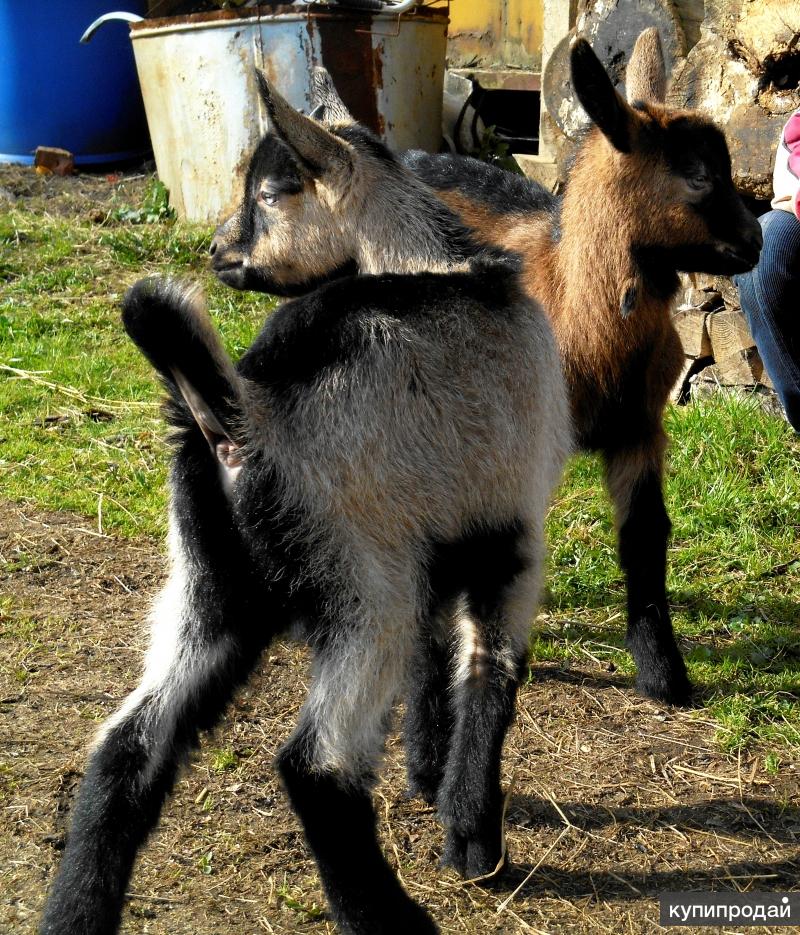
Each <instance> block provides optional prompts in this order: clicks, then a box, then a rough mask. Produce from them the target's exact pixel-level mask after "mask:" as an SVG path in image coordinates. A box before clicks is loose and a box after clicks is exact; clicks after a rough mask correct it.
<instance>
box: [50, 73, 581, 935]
mask: <svg viewBox="0 0 800 935" xmlns="http://www.w3.org/2000/svg"><path fill="white" fill-rule="evenodd" d="M261 90H262V96H263V98H264V101H265V104H266V106H267V108H268V111H269V113H270V116H271V122H272V131H271V132H270V133H269V134H268V135H267V137H266V138H265V139H264V140H262V142H261V143H260V144H259V146H258V148H257V150H256V152H255V154H254V156H253V159H252V162H251V164H250V169H249V172H248V178H247V185H246V191H245V197H244V202H243V205H242V208H241V210H240V211H239V212H237V215H236V217H235V219H233V220H232V221H231V222H230V223H229V224H228V225H226V227H225V228H224V231H223V232H221V233H220V235H219V236H218V237H217V239H216V241H215V245H214V265H215V267H216V269H217V272H218V275H219V276H220V278H222V279H223V280H225V281H227V282H230V283H231V284H235V285H240V286H245V285H247V284H249V283H250V282H251V281H255V282H257V283H258V285H259V286H260V287H262V288H265V287H269V288H270V290H271V291H277V292H283V293H286V292H291V291H297V290H301V291H303V292H307V291H308V288H309V284H310V283H311V282H320V283H322V282H324V281H325V280H329V279H331V277H332V276H334V275H337V276H339V278H338V279H335V280H331V281H329V282H325V284H323V285H321V286H320V287H319V288H317V289H316V290H315V291H313V292H310V293H309V294H307V295H305V296H304V297H303V298H300V299H295V300H294V301H290V302H287V303H285V304H284V305H282V306H281V307H280V308H279V309H278V310H277V311H276V312H275V313H274V314H273V315H272V316H271V317H270V318H269V320H268V321H267V323H266V324H265V326H264V328H263V330H262V332H261V334H260V336H259V337H258V338H257V339H256V340H255V342H254V343H253V345H252V346H251V347H250V349H249V350H248V351H247V352H246V354H245V355H244V357H243V358H242V359H241V360H240V361H239V363H238V365H236V366H235V367H234V366H233V364H232V363H231V362H230V360H229V359H228V357H227V356H226V354H225V352H224V351H223V349H222V347H221V344H220V342H219V338H218V336H217V334H216V332H215V331H214V329H213V327H212V325H211V323H210V321H209V319H208V316H207V314H206V312H205V310H204V306H203V302H202V300H201V297H200V295H199V294H198V292H197V291H196V290H193V289H191V288H187V287H182V286H180V285H177V284H175V283H169V282H162V281H154V280H145V281H143V282H141V283H139V284H137V285H136V286H134V287H133V288H132V289H131V290H130V291H129V293H128V294H127V296H126V298H125V301H124V321H125V326H126V328H127V330H128V332H129V334H130V335H131V337H132V338H133V339H134V340H135V341H136V343H137V344H138V345H139V346H140V348H141V349H142V350H143V352H144V353H145V355H146V356H147V357H148V358H149V360H150V361H151V363H152V364H153V365H154V367H155V368H156V370H157V371H158V373H159V375H160V376H161V378H162V380H163V381H164V384H165V386H166V388H167V391H168V394H169V410H168V411H169V413H170V420H171V422H172V424H173V426H174V427H175V428H176V429H177V435H176V440H175V451H174V453H173V459H172V467H171V481H170V483H171V492H172V501H171V513H170V550H171V555H172V569H171V573H170V577H169V580H168V583H167V585H166V587H165V588H164V591H163V592H162V596H161V598H160V600H159V601H158V603H157V604H156V608H155V612H154V619H153V624H154V629H153V637H152V648H151V651H150V653H149V655H148V658H147V664H146V669H145V673H144V677H143V679H142V681H141V684H140V685H139V687H138V688H137V689H136V690H135V691H134V692H133V693H132V694H131V695H130V696H129V697H128V699H127V700H126V701H125V702H124V703H123V705H122V707H121V708H120V710H119V711H118V712H117V713H116V714H115V715H114V716H112V718H111V719H110V720H109V721H108V722H107V723H106V724H105V726H104V728H103V730H102V732H101V735H100V738H99V740H98V742H97V744H96V746H95V749H94V752H93V753H92V756H91V759H90V762H89V765H88V768H87V772H86V776H85V779H84V781H83V784H82V787H81V790H80V793H79V795H78V799H77V802H76V805H75V808H74V812H73V816H72V826H71V830H70V834H69V837H68V841H67V846H66V851H65V854H64V857H63V860H62V863H61V866H60V869H59V871H58V873H57V875H56V879H55V882H54V884H53V887H52V891H51V893H50V897H49V901H48V904H47V907H46V909H45V914H44V919H43V922H42V927H41V932H42V933H44V935H79V933H80V935H101V933H102V935H108V933H110V932H113V931H115V930H116V928H117V926H118V922H119V917H120V912H121V908H122V904H123V900H124V893H125V889H126V885H127V882H128V879H129V876H130V873H131V869H132V866H133V862H134V859H135V857H136V854H137V852H138V850H139V848H140V847H141V845H142V843H143V842H144V840H145V838H146V837H147V835H148V833H149V832H150V830H151V829H152V828H153V827H154V826H155V825H156V823H157V821H158V817H159V813H160V810H161V807H162V805H163V802H164V800H165V798H166V796H167V795H168V794H169V791H170V789H171V787H172V785H173V783H174V781H175V776H176V771H177V769H178V767H179V765H180V762H181V760H182V759H183V758H184V756H185V755H186V752H187V751H188V750H189V749H191V747H192V746H194V745H195V744H196V742H197V738H198V733H199V731H201V730H205V729H208V728H210V727H211V726H213V725H214V724H215V723H216V722H217V721H218V720H219V718H220V717H221V715H222V714H223V712H224V709H225V707H226V705H227V703H228V701H229V699H230V697H231V695H232V693H233V692H234V690H235V689H236V687H237V686H239V685H240V684H242V682H243V681H244V680H245V679H246V678H247V677H248V675H249V674H250V672H251V671H252V669H253V666H254V665H255V663H256V661H257V659H258V657H259V655H260V653H261V652H262V651H263V649H264V647H265V646H267V645H268V643H269V642H270V640H271V639H272V638H273V637H274V636H275V635H276V634H278V633H280V632H283V631H285V630H287V629H288V628H289V627H292V626H294V627H297V626H299V627H301V628H302V630H303V632H304V634H305V636H306V638H307V640H308V642H309V644H310V646H311V648H312V652H313V660H314V661H313V678H312V680H311V686H310V689H309V693H308V697H307V699H306V702H305V704H304V706H303V709H302V711H301V714H300V719H299V723H298V725H297V728H296V730H295V731H294V733H293V735H292V737H291V738H290V740H289V741H288V743H287V744H286V745H285V746H284V748H283V749H282V750H281V752H280V754H279V755H278V760H277V765H278V769H279V771H280V774H281V777H282V779H283V782H284V784H285V786H286V790H287V792H288V794H289V798H290V800H291V802H292V805H293V807H294V809H295V811H296V812H297V814H298V816H299V818H300V821H301V822H302V825H303V828H304V830H305V834H306V839H307V841H308V844H309V846H310V848H311V850H312V852H313V854H314V857H315V859H316V861H317V865H318V867H319V871H320V875H321V878H322V881H323V884H324V887H325V890H326V893H327V896H328V899H329V902H330V905H331V910H332V913H333V916H334V918H335V919H336V921H337V923H338V924H339V926H340V928H341V929H342V930H343V931H344V932H348V933H355V935H387V933H392V935H400V933H402V935H409V933H418V935H425V933H432V932H436V931H437V929H436V926H435V924H434V923H433V921H432V920H431V918H430V916H429V915H428V913H427V912H426V911H425V910H424V909H422V907H420V906H419V905H417V904H416V903H415V902H414V901H413V900H411V899H410V898H409V897H408V896H407V894H406V893H405V892H404V890H403V889H402V887H401V886H400V884H399V882H398V880H397V878H396V877H395V875H394V873H393V872H392V870H391V868H390V867H389V864H388V863H387V862H386V860H385V858H384V856H383V854H382V853H381V850H380V847H379V844H378V841H377V837H376V832H375V814H374V810H373V806H372V802H371V797H370V788H371V785H372V783H373V782H374V779H375V775H376V772H377V770H378V767H379V764H380V759H381V756H382V752H383V745H384V740H385V734H386V731H387V726H388V723H389V716H390V710H391V707H392V705H393V703H394V701H395V700H396V698H397V697H398V696H399V695H400V694H401V693H402V692H403V691H405V690H406V686H407V679H409V677H413V675H414V673H413V672H412V671H410V663H411V660H412V659H414V658H415V657H418V656H419V654H420V652H421V651H422V648H423V647H426V646H430V647H443V646H448V647H449V646H452V647H454V649H453V657H454V660H455V664H454V666H453V668H452V671H451V672H450V673H449V676H448V679H449V697H450V699H451V705H450V709H449V714H448V717H449V718H451V719H452V740H451V743H450V746H449V751H448V755H447V762H446V769H445V773H444V778H443V780H442V783H441V788H440V794H439V806H440V814H441V816H442V819H443V821H444V823H445V826H446V829H447V841H446V845H445V857H444V859H445V861H446V862H447V863H450V864H451V865H453V866H455V867H456V868H457V869H458V870H460V871H461V872H462V873H465V874H467V875H469V876H477V875H481V874H483V873H486V872H489V871H492V870H493V869H494V868H495V866H496V865H497V864H498V863H499V862H500V860H501V815H502V800H501V792H500V781H499V763H500V751H501V747H502V743H503V738H504V736H505V733H506V730H507V728H508V724H509V723H510V720H511V717H512V712H513V704H514V698H515V694H516V689H517V685H518V682H519V678H520V674H521V672H522V671H523V669H524V662H525V658H526V647H527V643H528V630H529V624H530V621H531V617H532V615H533V613H534V610H535V607H536V602H537V596H538V591H539V579H540V571H541V562H542V525H543V518H544V515H545V511H546V509H547V506H548V502H549V499H550V495H551V491H552V489H553V486H554V484H555V483H556V481H557V479H558V477H559V475H560V473H561V469H562V466H563V463H564V460H565V457H566V455H567V449H568V445H569V428H568V405H567V399H566V392H565V387H564V383H563V378H562V375H561V370H560V365H559V360H558V355H557V351H556V347H555V343H554V340H553V336H552V333H551V330H550V328H549V326H548V324H547V322H546V320H545V318H544V316H543V314H542V312H541V310H540V309H539V307H538V306H537V305H536V304H535V303H532V302H530V301H529V300H527V299H525V298H524V296H523V295H522V294H521V292H520V289H519V287H518V276H517V267H516V264H515V262H514V261H513V260H511V259H509V258H508V257H507V256H504V255H502V254H500V253H495V254H487V253H485V252H483V251H481V250H480V249H479V248H476V247H475V246H474V245H473V244H472V243H471V241H470V239H469V237H468V236H467V234H466V233H465V232H464V231H463V230H462V229H461V228H460V227H459V225H458V223H457V221H456V219H455V217H454V215H452V214H451V213H450V212H449V210H448V209H446V208H443V207H442V206H441V204H440V202H438V201H437V200H436V199H435V198H434V197H433V196H432V195H431V194H430V193H429V192H428V190H427V188H426V187H425V186H424V185H423V184H422V183H420V182H418V181H416V180H415V179H414V178H413V176H410V175H409V173H407V172H406V170H405V169H403V168H402V167H401V166H400V165H399V164H398V163H397V162H396V160H395V159H394V157H393V156H392V155H391V153H389V152H388V151H387V150H386V149H385V148H384V147H383V146H382V145H381V144H380V143H379V142H378V141H377V140H375V139H374V138H373V137H372V136H371V135H370V134H369V133H368V132H367V131H365V130H363V129H362V128H359V127H351V128H349V129H348V131H347V132H346V133H345V134H343V135H341V136H337V135H335V134H332V133H330V132H328V131H327V130H326V129H325V128H323V127H322V126H321V125H320V124H318V123H316V122H315V121H314V120H311V119H309V118H307V117H304V116H302V115H300V114H298V113H297V112H296V111H295V110H294V109H293V108H291V107H290V106H289V105H288V104H287V103H286V102H285V101H284V100H283V99H282V98H281V97H280V96H279V95H278V94H277V93H276V92H275V91H274V90H273V89H272V88H271V86H270V85H269V84H268V83H267V82H266V81H264V80H262V82H261ZM389 229H390V231H391V234H392V236H391V237H390V236H389V234H388V230H389ZM442 231H445V232H446V234H447V236H442ZM393 238H394V239H395V240H396V241H397V243H398V249H397V250H396V251H393V250H390V249H389V250H383V249H376V247H375V244H378V245H383V244H386V243H391V242H392V240H393ZM400 245H402V249H400ZM254 258H256V259H254ZM256 260H257V262H256ZM351 267H357V268H358V269H360V270H362V271H363V270H368V271H369V272H370V273H373V274H374V275H362V276H358V277H347V276H341V275H340V273H341V271H342V270H344V269H348V268H351Z"/></svg>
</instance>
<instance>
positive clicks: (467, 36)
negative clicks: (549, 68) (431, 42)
mask: <svg viewBox="0 0 800 935" xmlns="http://www.w3.org/2000/svg"><path fill="white" fill-rule="evenodd" d="M542 7H543V0H450V33H449V34H450V38H449V40H448V45H447V48H448V64H449V66H450V67H451V68H467V67H474V68H525V69H528V70H530V71H536V72H538V71H540V70H541V65H542V21H543V9H542Z"/></svg>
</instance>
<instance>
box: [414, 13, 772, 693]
mask: <svg viewBox="0 0 800 935" xmlns="http://www.w3.org/2000/svg"><path fill="white" fill-rule="evenodd" d="M571 66H572V81H573V86H574V88H575V91H576V92H577V95H578V97H579V99H580V102H581V104H582V105H583V107H584V109H585V110H586V112H587V113H588V115H589V116H590V117H591V119H592V121H593V124H594V126H593V127H592V128H591V129H590V130H589V131H588V133H587V134H586V137H585V139H584V140H583V142H582V144H581V145H580V147H579V149H578V152H577V155H576V158H575V161H574V164H573V166H572V168H571V170H570V172H569V177H568V182H567V186H566V191H565V193H564V195H563V198H562V199H560V200H559V199H556V198H555V197H554V196H552V195H550V194H549V193H548V192H547V191H545V190H544V189H543V188H541V187H540V186H538V185H536V184H535V183H533V182H530V181H528V180H526V179H523V178H521V177H519V176H514V175H511V174H510V173H506V172H504V171H502V170H500V169H497V168H494V167H491V166H486V165H484V164H483V163H479V162H477V161H476V160H474V159H469V158H464V157H453V156H431V155H429V154H427V153H421V152H411V153H407V154H405V156H404V162H405V163H406V165H408V166H409V167H410V168H412V169H413V170H414V172H415V173H416V174H417V175H418V176H419V177H420V178H422V179H423V180H424V181H425V182H427V183H428V184H429V185H430V186H431V187H432V188H434V189H435V190H436V191H438V193H439V195H440V197H441V198H442V199H443V201H444V202H445V203H446V204H448V205H449V206H450V207H451V208H453V209H455V211H456V212H457V213H458V214H459V215H460V216H461V218H462V219H464V221H465V222H466V223H467V224H468V225H469V226H470V227H471V228H473V230H474V232H475V235H476V236H477V237H478V238H479V239H481V240H482V241H484V242H485V243H487V244H491V245H494V246H498V247H501V248H503V249H505V250H510V251H514V252H516V253H518V254H519V255H520V256H521V257H522V261H523V273H522V275H523V281H524V284H525V288H526V290H527V291H528V293H529V295H531V296H532V297H534V298H536V299H537V300H538V301H540V302H541V303H542V305H543V306H544V308H545V311H546V312H547V314H548V316H549V318H550V320H551V323H552V325H553V328H554V331H555V334H556V339H557V342H558V345H559V348H560V352H561V356H562V360H563V364H564V370H565V375H566V378H567V384H568V388H569V391H570V397H571V404H572V414H573V419H574V424H575V429H576V441H577V445H578V446H579V448H581V449H583V450H586V451H597V452H599V453H600V454H601V455H602V457H603V459H604V462H605V471H606V483H607V486H608V490H609V493H610V496H611V498H612V500H613V503H614V509H615V514H616V524H617V529H618V537H619V558H620V563H621V565H622V568H623V569H624V571H625V574H626V581H627V596H628V631H627V644H628V647H629V648H630V650H631V653H632V654H633V657H634V660H635V662H636V665H637V669H638V678H637V687H638V688H639V690H640V691H641V692H642V693H644V694H645V695H648V696H650V697H651V698H654V699H657V700H659V701H665V702H671V703H677V704H680V703H685V702H687V701H688V699H689V697H690V693H691V686H690V684H689V681H688V679H687V675H686V669H685V666H684V663H683V659H682V658H681V654H680V651H679V649H678V646H677V644H676V642H675V637H674V634H673V630H672V624H671V621H670V615H669V608H668V605H667V597H666V551H667V539H668V536H669V531H670V521H669V517H668V515H667V512H666V509H665V507H664V500H663V495H662V473H663V461H664V449H665V446H666V436H665V433H664V430H663V427H662V416H663V411H664V407H665V405H666V402H667V399H668V396H669V392H670V389H671V387H672V386H673V385H674V383H675V381H676V379H677V377H678V374H679V372H680V368H681V364H682V360H683V354H682V350H681V343H680V339H679V337H678V334H677V332H676V331H675V328H674V327H673V325H672V323H671V316H670V310H671V305H672V302H673V298H674V296H675V294H676V291H677V289H678V284H679V280H678V275H677V273H678V271H685V272H700V271H703V272H709V273H719V274H726V275H732V274H734V273H739V272H743V271H745V270H748V269H750V268H752V267H753V266H754V265H755V263H756V262H757V260H758V255H759V251H760V248H761V232H760V228H759V225H758V223H757V222H756V220H755V218H753V217H752V215H751V214H750V213H749V212H748V211H747V209H746V208H745V206H744V204H743V203H742V201H741V200H740V198H739V197H738V195H737V194H736V192H735V190H734V188H733V183H732V180H731V172H730V157H729V154H728V149H727V145H726V143H725V138H724V136H723V134H722V133H721V132H720V131H719V130H718V129H717V128H716V127H715V126H714V125H713V124H712V123H711V122H709V121H708V120H706V119H704V118H703V117H701V116H700V115H698V114H697V113H692V112H689V111H684V110H675V109H671V108H668V107H666V106H664V104H663V100H664V90H665V87H666V76H665V72H664V59H663V53H662V50H661V45H660V41H659V39H658V33H657V31H656V30H655V29H651V30H647V31H646V32H644V33H642V35H641V36H640V37H639V39H638V41H637V44H636V47H635V49H634V52H633V55H632V57H631V62H630V64H629V66H628V73H627V94H628V101H629V102H631V103H628V101H625V100H624V99H623V98H622V97H621V96H620V95H619V94H618V93H617V92H616V91H615V89H614V87H613V86H612V84H611V81H610V79H609V78H608V76H607V74H606V72H605V70H604V69H603V67H602V65H601V63H600V61H599V60H598V59H597V57H596V56H595V54H594V52H593V51H592V49H591V47H590V45H589V44H588V42H586V41H585V40H582V39H579V40H577V41H576V43H575V44H574V46H573V48H572V52H571Z"/></svg>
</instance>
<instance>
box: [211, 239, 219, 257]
mask: <svg viewBox="0 0 800 935" xmlns="http://www.w3.org/2000/svg"><path fill="white" fill-rule="evenodd" d="M217 247H219V241H218V240H217V238H216V237H214V239H213V240H212V241H211V246H210V247H209V248H208V252H209V253H210V254H211V256H214V254H215V253H216V252H217Z"/></svg>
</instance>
